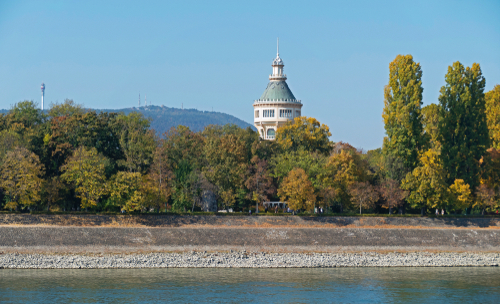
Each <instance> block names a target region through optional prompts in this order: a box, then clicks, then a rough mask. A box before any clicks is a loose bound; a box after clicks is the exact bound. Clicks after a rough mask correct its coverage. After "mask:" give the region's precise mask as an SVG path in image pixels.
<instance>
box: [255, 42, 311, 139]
mask: <svg viewBox="0 0 500 304" xmlns="http://www.w3.org/2000/svg"><path fill="white" fill-rule="evenodd" d="M284 66H285V64H284V63H283V60H282V59H281V58H280V53H279V38H278V48H277V54H276V58H275V59H274V60H273V63H272V67H273V74H272V75H269V83H268V84H267V87H266V90H265V91H264V93H263V94H262V96H261V97H260V98H259V99H257V100H255V101H254V103H253V109H254V120H253V122H254V126H255V128H257V131H258V132H259V135H260V137H261V138H263V139H268V140H274V139H275V137H276V130H277V129H278V128H279V127H281V126H283V125H284V124H285V123H286V122H287V121H289V120H292V119H294V118H295V117H299V116H301V113H300V112H301V109H302V102H301V101H300V100H297V99H296V98H295V96H293V93H292V91H291V90H290V88H289V87H288V85H287V83H286V79H287V78H286V75H285V74H284V73H283V67H284Z"/></svg>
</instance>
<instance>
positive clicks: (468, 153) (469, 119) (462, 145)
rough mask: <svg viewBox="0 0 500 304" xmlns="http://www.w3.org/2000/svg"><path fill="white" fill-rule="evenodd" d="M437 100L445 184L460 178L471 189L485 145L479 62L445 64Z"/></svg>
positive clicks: (486, 135)
mask: <svg viewBox="0 0 500 304" xmlns="http://www.w3.org/2000/svg"><path fill="white" fill-rule="evenodd" d="M445 79H446V85H445V86H443V87H441V91H440V93H441V94H440V96H439V103H440V105H441V109H440V116H441V117H440V119H439V141H440V142H441V160H442V163H443V167H444V169H445V172H447V176H446V182H447V183H448V185H451V184H453V183H454V181H455V179H463V180H464V182H465V183H466V184H469V185H470V188H471V189H472V190H475V189H476V187H477V186H479V178H480V176H479V175H480V174H479V173H480V167H479V165H480V162H479V161H480V160H481V157H482V156H483V155H485V154H486V149H487V148H488V147H489V134H488V126H487V124H486V114H485V98H484V86H485V82H486V81H485V79H484V77H483V75H482V73H481V68H480V66H479V64H477V63H474V64H473V65H472V68H470V67H467V68H465V67H464V66H463V65H462V64H461V63H460V62H458V61H457V62H455V63H453V66H450V67H448V73H447V74H446V77H445Z"/></svg>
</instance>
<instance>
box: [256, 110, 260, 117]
mask: <svg viewBox="0 0 500 304" xmlns="http://www.w3.org/2000/svg"><path fill="white" fill-rule="evenodd" d="M255 118H259V110H257V111H255Z"/></svg>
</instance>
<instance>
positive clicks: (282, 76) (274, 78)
mask: <svg viewBox="0 0 500 304" xmlns="http://www.w3.org/2000/svg"><path fill="white" fill-rule="evenodd" d="M286 79H287V78H286V74H282V75H269V80H286Z"/></svg>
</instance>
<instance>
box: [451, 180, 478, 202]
mask: <svg viewBox="0 0 500 304" xmlns="http://www.w3.org/2000/svg"><path fill="white" fill-rule="evenodd" d="M449 194H450V195H449V199H448V202H449V207H450V209H451V210H466V209H467V208H468V207H470V205H471V202H472V193H471V191H470V186H469V185H468V184H466V183H465V182H464V180H463V179H456V180H455V181H454V182H453V184H452V185H451V186H450V187H449Z"/></svg>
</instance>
